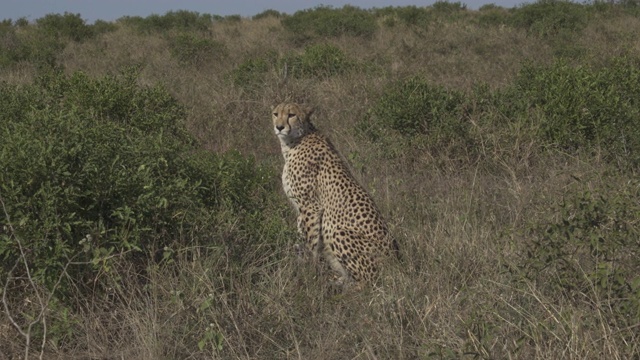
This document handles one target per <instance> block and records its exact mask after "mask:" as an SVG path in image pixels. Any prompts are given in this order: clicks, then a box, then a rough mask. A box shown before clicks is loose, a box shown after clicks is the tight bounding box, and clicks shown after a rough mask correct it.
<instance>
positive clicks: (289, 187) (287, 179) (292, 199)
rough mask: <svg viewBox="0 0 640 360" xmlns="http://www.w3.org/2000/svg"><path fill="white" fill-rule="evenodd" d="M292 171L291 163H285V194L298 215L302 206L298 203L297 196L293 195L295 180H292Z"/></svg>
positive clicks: (283, 184) (283, 178) (283, 174)
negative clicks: (293, 181) (293, 182)
mask: <svg viewBox="0 0 640 360" xmlns="http://www.w3.org/2000/svg"><path fill="white" fill-rule="evenodd" d="M290 171H291V169H290V166H289V162H285V164H284V169H283V170H282V188H283V189H284V193H285V194H286V195H287V198H288V199H289V201H290V202H291V204H292V205H293V207H294V209H295V210H296V213H299V212H300V204H298V202H297V201H296V196H295V195H294V193H293V187H292V180H293V179H292V178H291V175H290Z"/></svg>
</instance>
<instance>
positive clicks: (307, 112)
mask: <svg viewBox="0 0 640 360" xmlns="http://www.w3.org/2000/svg"><path fill="white" fill-rule="evenodd" d="M301 107H302V111H304V116H305V118H306V119H307V120H308V119H309V118H310V117H311V114H313V112H314V111H315V110H316V109H314V108H312V107H311V106H307V105H302V106H301Z"/></svg>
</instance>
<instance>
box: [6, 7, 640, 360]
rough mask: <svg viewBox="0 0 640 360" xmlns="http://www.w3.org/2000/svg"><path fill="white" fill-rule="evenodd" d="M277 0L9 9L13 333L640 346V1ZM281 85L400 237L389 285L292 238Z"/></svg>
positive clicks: (431, 353)
mask: <svg viewBox="0 0 640 360" xmlns="http://www.w3.org/2000/svg"><path fill="white" fill-rule="evenodd" d="M258 15H259V16H255V17H254V18H253V19H244V18H243V19H238V18H237V17H229V18H224V17H221V16H216V15H208V14H197V13H189V12H183V11H178V12H171V13H168V14H166V15H154V16H150V17H148V18H122V19H119V20H118V21H116V22H114V23H108V24H102V23H100V24H98V23H97V24H95V25H86V24H84V23H83V22H82V21H81V19H80V18H79V16H76V15H70V14H65V15H59V16H56V15H50V16H48V17H47V18H46V19H45V18H43V19H42V20H37V21H35V22H33V23H25V21H24V19H23V20H20V21H17V20H16V21H5V22H3V23H2V24H1V25H0V42H1V43H2V44H5V45H7V46H2V47H0V62H1V63H2V65H3V66H2V67H1V68H0V69H1V70H0V79H1V80H3V84H2V85H1V91H0V103H1V104H2V108H3V112H2V116H1V119H2V120H1V122H0V134H3V136H2V138H3V139H5V140H4V141H2V143H1V145H0V164H2V166H3V168H4V169H5V171H4V172H3V173H2V175H0V180H1V182H0V200H2V212H1V213H0V215H1V216H0V256H2V259H3V266H2V267H1V268H0V274H1V277H0V281H1V284H2V285H1V286H2V290H3V291H2V293H3V295H4V296H3V297H2V309H3V316H1V317H0V354H2V355H4V356H5V357H6V358H20V357H26V356H29V357H41V358H50V359H56V358H61V359H63V358H64V359H67V358H108V357H119V358H120V357H121V358H130V359H164V358H166V359H174V358H212V357H213V358H230V359H236V358H242V359H248V358H274V359H275V358H277V359H281V358H298V359H300V358H302V359H328V358H368V359H376V358H377V359H386V358H397V359H415V358H429V357H433V358H460V357H467V356H469V357H471V356H473V357H475V358H522V359H534V358H535V359H538V358H542V359H548V358H567V359H601V358H612V359H626V358H637V357H638V356H640V347H639V346H638V345H637V344H638V343H640V326H639V325H638V324H640V279H639V278H638V271H639V270H640V269H638V263H637V261H636V258H637V254H638V250H639V247H640V243H638V235H639V234H638V232H639V230H638V229H639V227H638V221H637V219H638V217H639V216H640V209H639V207H638V203H639V202H638V199H639V196H640V195H639V189H640V186H639V184H638V182H637V179H636V178H637V173H638V157H637V155H636V154H637V153H638V151H637V150H638V149H637V147H638V144H637V140H635V139H637V136H636V133H637V131H638V128H639V126H640V113H639V112H638V110H637V109H638V106H637V105H638V104H637V96H635V95H634V94H636V93H637V92H638V91H640V90H639V89H640V84H639V83H638V81H639V80H638V71H637V64H638V61H639V60H640V47H638V44H637V41H636V39H635V37H633V34H634V33H637V32H638V31H639V30H640V21H638V14H637V11H636V10H634V8H633V7H632V6H631V5H629V4H626V3H625V4H619V5H610V4H600V3H596V4H592V5H589V4H587V5H578V4H568V3H564V2H547V1H543V2H539V3H534V4H530V5H523V6H520V7H517V8H513V9H504V8H500V7H495V6H486V7H483V8H482V9H480V10H479V11H471V10H468V9H466V7H465V6H464V5H463V4H460V3H450V4H448V3H438V4H437V5H434V6H431V7H424V8H423V7H406V8H384V9H372V10H367V9H358V8H354V7H346V8H343V9H333V8H324V7H321V8H316V9H309V10H306V11H302V12H299V13H294V14H289V15H287V14H282V13H278V12H275V11H265V12H263V13H261V14H258ZM312 20H313V21H312ZM316 20H317V21H316ZM345 21H346V22H347V23H348V24H350V26H349V27H347V26H345V27H342V28H341V27H340V26H338V27H336V26H333V27H331V28H332V29H333V30H332V31H334V30H335V29H341V31H338V32H337V33H336V32H330V33H327V31H328V30H327V27H326V25H327V24H343V23H345ZM301 24H304V25H305V27H304V31H302V30H300V26H302V25H301ZM127 69H128V70H127ZM285 100H292V101H298V102H304V103H307V104H309V105H312V106H314V107H315V108H316V112H315V115H314V118H315V123H316V125H317V127H318V128H319V129H320V130H321V131H323V132H324V133H326V134H327V135H328V136H329V137H330V138H331V139H332V140H333V141H334V143H335V144H336V147H337V148H338V150H339V151H340V152H341V153H342V155H343V156H344V157H345V158H346V159H347V161H348V162H349V164H350V165H351V167H352V169H353V171H354V173H355V175H356V177H357V178H358V179H359V180H360V181H361V183H362V184H363V185H364V186H365V187H366V188H367V189H368V190H369V192H370V193H371V194H372V196H373V197H374V199H375V200H376V202H377V204H378V206H379V207H380V208H381V210H382V212H383V213H384V214H385V217H386V218H387V219H388V221H389V223H390V225H391V228H392V233H393V234H394V236H396V237H397V239H398V241H399V243H400V247H401V255H402V260H401V261H399V262H398V263H392V264H389V266H388V267H387V268H386V269H385V270H384V274H383V277H382V279H381V280H380V282H379V283H378V284H376V286H372V287H370V288H367V289H364V290H362V291H360V292H352V291H344V292H343V291H341V290H340V289H336V288H334V287H332V286H331V285H330V282H329V281H328V277H329V274H328V272H327V269H324V268H322V267H321V266H318V267H316V266H314V265H312V264H310V263H307V262H305V261H304V260H303V259H300V258H298V256H297V255H296V252H295V247H294V245H295V244H296V243H297V242H298V241H299V239H298V238H297V235H296V233H295V218H294V215H293V214H292V211H290V209H289V206H288V204H287V201H286V199H285V197H284V194H282V191H281V189H280V185H279V176H278V173H279V171H280V170H281V166H282V159H281V154H280V149H279V146H278V142H277V139H275V138H274V137H273V134H272V131H271V130H270V127H271V125H270V117H269V111H270V106H271V105H274V104H277V103H279V102H281V101H285ZM111 205H112V206H111ZM87 234H89V235H91V237H89V238H87V237H86V235H87ZM0 358H2V356H0Z"/></svg>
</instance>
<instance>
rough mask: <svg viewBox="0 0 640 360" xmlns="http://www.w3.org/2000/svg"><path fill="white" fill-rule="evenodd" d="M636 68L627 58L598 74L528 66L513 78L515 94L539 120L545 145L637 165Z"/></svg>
mask: <svg viewBox="0 0 640 360" xmlns="http://www.w3.org/2000/svg"><path fill="white" fill-rule="evenodd" d="M638 69H639V68H638V61H637V60H634V59H629V58H619V59H614V60H613V61H612V62H611V64H610V65H609V66H607V67H604V68H602V69H599V70H597V69H593V68H590V67H586V66H571V65H568V64H567V63H566V62H563V61H558V62H556V63H555V64H553V65H551V66H533V65H529V66H525V67H524V68H523V69H522V71H521V72H520V74H519V75H518V77H517V80H516V92H517V94H518V95H517V96H519V97H520V98H521V99H526V101H527V105H526V106H528V107H529V108H530V109H532V110H534V111H535V112H536V113H538V114H539V115H540V116H539V118H540V121H541V134H540V135H541V137H542V138H543V140H544V141H545V142H546V143H548V144H555V145H557V146H560V147H562V148H563V149H566V150H575V149H579V148H582V149H589V148H598V149H602V150H604V151H605V153H606V154H607V155H608V156H610V157H611V158H612V159H615V160H617V161H620V162H621V163H625V164H628V165H631V166H638V165H640V155H639V153H640V140H638V139H639V138H640V111H639V110H638V109H639V106H640V70H638ZM521 104H522V103H521ZM518 111H521V112H523V113H526V112H527V111H529V110H528V109H519V110H518Z"/></svg>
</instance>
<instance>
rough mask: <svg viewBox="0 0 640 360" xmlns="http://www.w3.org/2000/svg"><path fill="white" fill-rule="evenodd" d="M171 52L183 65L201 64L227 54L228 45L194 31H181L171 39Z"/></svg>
mask: <svg viewBox="0 0 640 360" xmlns="http://www.w3.org/2000/svg"><path fill="white" fill-rule="evenodd" d="M169 47H170V50H171V54H172V55H173V57H175V58H176V59H177V60H178V61H179V62H180V63H181V64H183V65H195V66H201V65H205V64H209V63H211V62H213V61H216V60H220V59H222V58H224V57H226V56H227V47H226V46H225V45H224V44H223V43H221V42H218V41H215V40H212V39H209V38H206V37H202V36H199V35H196V34H193V33H181V34H179V35H178V36H175V37H172V38H171V39H170V40H169Z"/></svg>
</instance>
